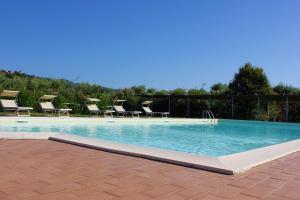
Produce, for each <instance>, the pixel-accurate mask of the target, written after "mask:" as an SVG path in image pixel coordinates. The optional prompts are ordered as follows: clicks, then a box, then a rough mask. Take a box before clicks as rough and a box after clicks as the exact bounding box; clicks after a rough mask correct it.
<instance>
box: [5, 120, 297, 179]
mask: <svg viewBox="0 0 300 200" xmlns="http://www.w3.org/2000/svg"><path fill="white" fill-rule="evenodd" d="M17 121H18V122H19V123H38V124H40V125H41V126H42V125H43V124H49V123H55V124H57V123H59V124H64V123H68V124H70V123H71V124H72V123H76V124H79V123H80V124H86V125H88V124H90V123H105V122H106V123H116V124H119V123H121V124H122V123H151V124H153V123H162V122H163V123H176V124H178V123H189V124H191V123H197V124H211V123H218V122H217V120H216V121H214V122H212V121H211V120H209V119H186V118H167V119H166V118H82V117H70V118H57V117H29V118H27V117H19V118H18V117H0V126H1V125H2V124H10V123H16V122H17ZM0 139H51V140H54V141H58V142H64V143H69V144H74V145H78V146H82V147H87V148H93V149H98V150H102V151H108V152H112V153H119V154H124V155H130V156H136V157H141V158H146V159H151V160H157V161H162V162H167V163H173V164H178V165H183V166H187V167H193V168H198V169H204V170H209V171H214V172H219V173H224V174H237V173H241V172H244V171H246V170H248V169H251V168H252V167H255V166H258V165H261V164H264V163H266V162H269V161H272V160H274V159H277V158H280V157H283V156H286V155H288V154H291V153H294V152H296V151H299V150H300V139H297V140H293V141H290V142H285V143H281V144H276V145H271V146H267V147H263V148H258V149H253V150H249V151H246V152H241V153H236V154H231V155H226V156H220V157H210V156H202V155H196V154H190V153H183V152H178V151H171V150H164V149H159V148H152V147H141V146H135V145H128V144H121V143H116V142H110V141H105V140H100V139H93V138H88V137H81V136H76V135H72V134H63V133H53V132H40V133H30V132H0Z"/></svg>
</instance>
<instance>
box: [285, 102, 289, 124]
mask: <svg viewBox="0 0 300 200" xmlns="http://www.w3.org/2000/svg"><path fill="white" fill-rule="evenodd" d="M285 121H287V122H288V121H289V97H288V96H286V101H285Z"/></svg>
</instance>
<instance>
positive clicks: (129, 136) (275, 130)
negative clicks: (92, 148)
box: [0, 120, 300, 157]
mask: <svg viewBox="0 0 300 200" xmlns="http://www.w3.org/2000/svg"><path fill="white" fill-rule="evenodd" d="M0 131H13V132H21V131H22V132H44V131H45V132H61V133H69V134H74V135H78V136H84V137H90V138H96V139H101V140H107V141H113V142H119V143H125V144H131V145H137V146H144V147H156V148H161V149H167V150H174V151H180V152H185V153H193V154H201V155H208V156H214V157H218V156H223V155H228V154H233V153H239V152H244V151H247V150H251V149H256V148H260V147H265V146H269V145H274V144H279V143H283V142H287V141H291V140H295V139H299V138H300V125H298V124H289V123H271V122H255V121H236V120H220V121H219V123H218V124H215V125H207V124H206V125H205V124H195V123H193V124H186V123H185V124H176V123H163V122H162V123H155V124H151V123H136V122H135V123H127V124H120V123H99V124H88V125H87V124H86V125H79V124H77V125H76V124H63V125H62V124H48V125H45V124H43V125H40V126H39V125H34V124H31V123H28V124H26V123H15V124H13V125H1V127H0Z"/></svg>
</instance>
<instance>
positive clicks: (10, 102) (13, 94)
mask: <svg viewBox="0 0 300 200" xmlns="http://www.w3.org/2000/svg"><path fill="white" fill-rule="evenodd" d="M18 94H19V91H13V90H3V91H2V92H1V94H0V96H1V99H0V103H1V106H2V108H3V110H4V111H5V112H9V111H13V112H15V113H16V115H17V116H23V117H29V116H30V111H31V110H33V108H32V107H19V106H18V104H17V100H16V99H17V96H18ZM2 97H4V98H5V99H3V98H2ZM7 98H12V99H7ZM20 112H26V113H27V114H20Z"/></svg>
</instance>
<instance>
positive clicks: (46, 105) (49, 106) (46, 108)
mask: <svg viewBox="0 0 300 200" xmlns="http://www.w3.org/2000/svg"><path fill="white" fill-rule="evenodd" d="M55 98H56V96H55V95H43V96H41V97H40V106H41V109H42V111H43V112H45V113H51V116H53V115H54V113H58V116H59V117H60V116H67V117H69V115H70V114H69V112H71V111H72V109H70V108H59V109H56V108H55V107H54V105H53V103H52V101H53V100H54V99H55Z"/></svg>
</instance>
